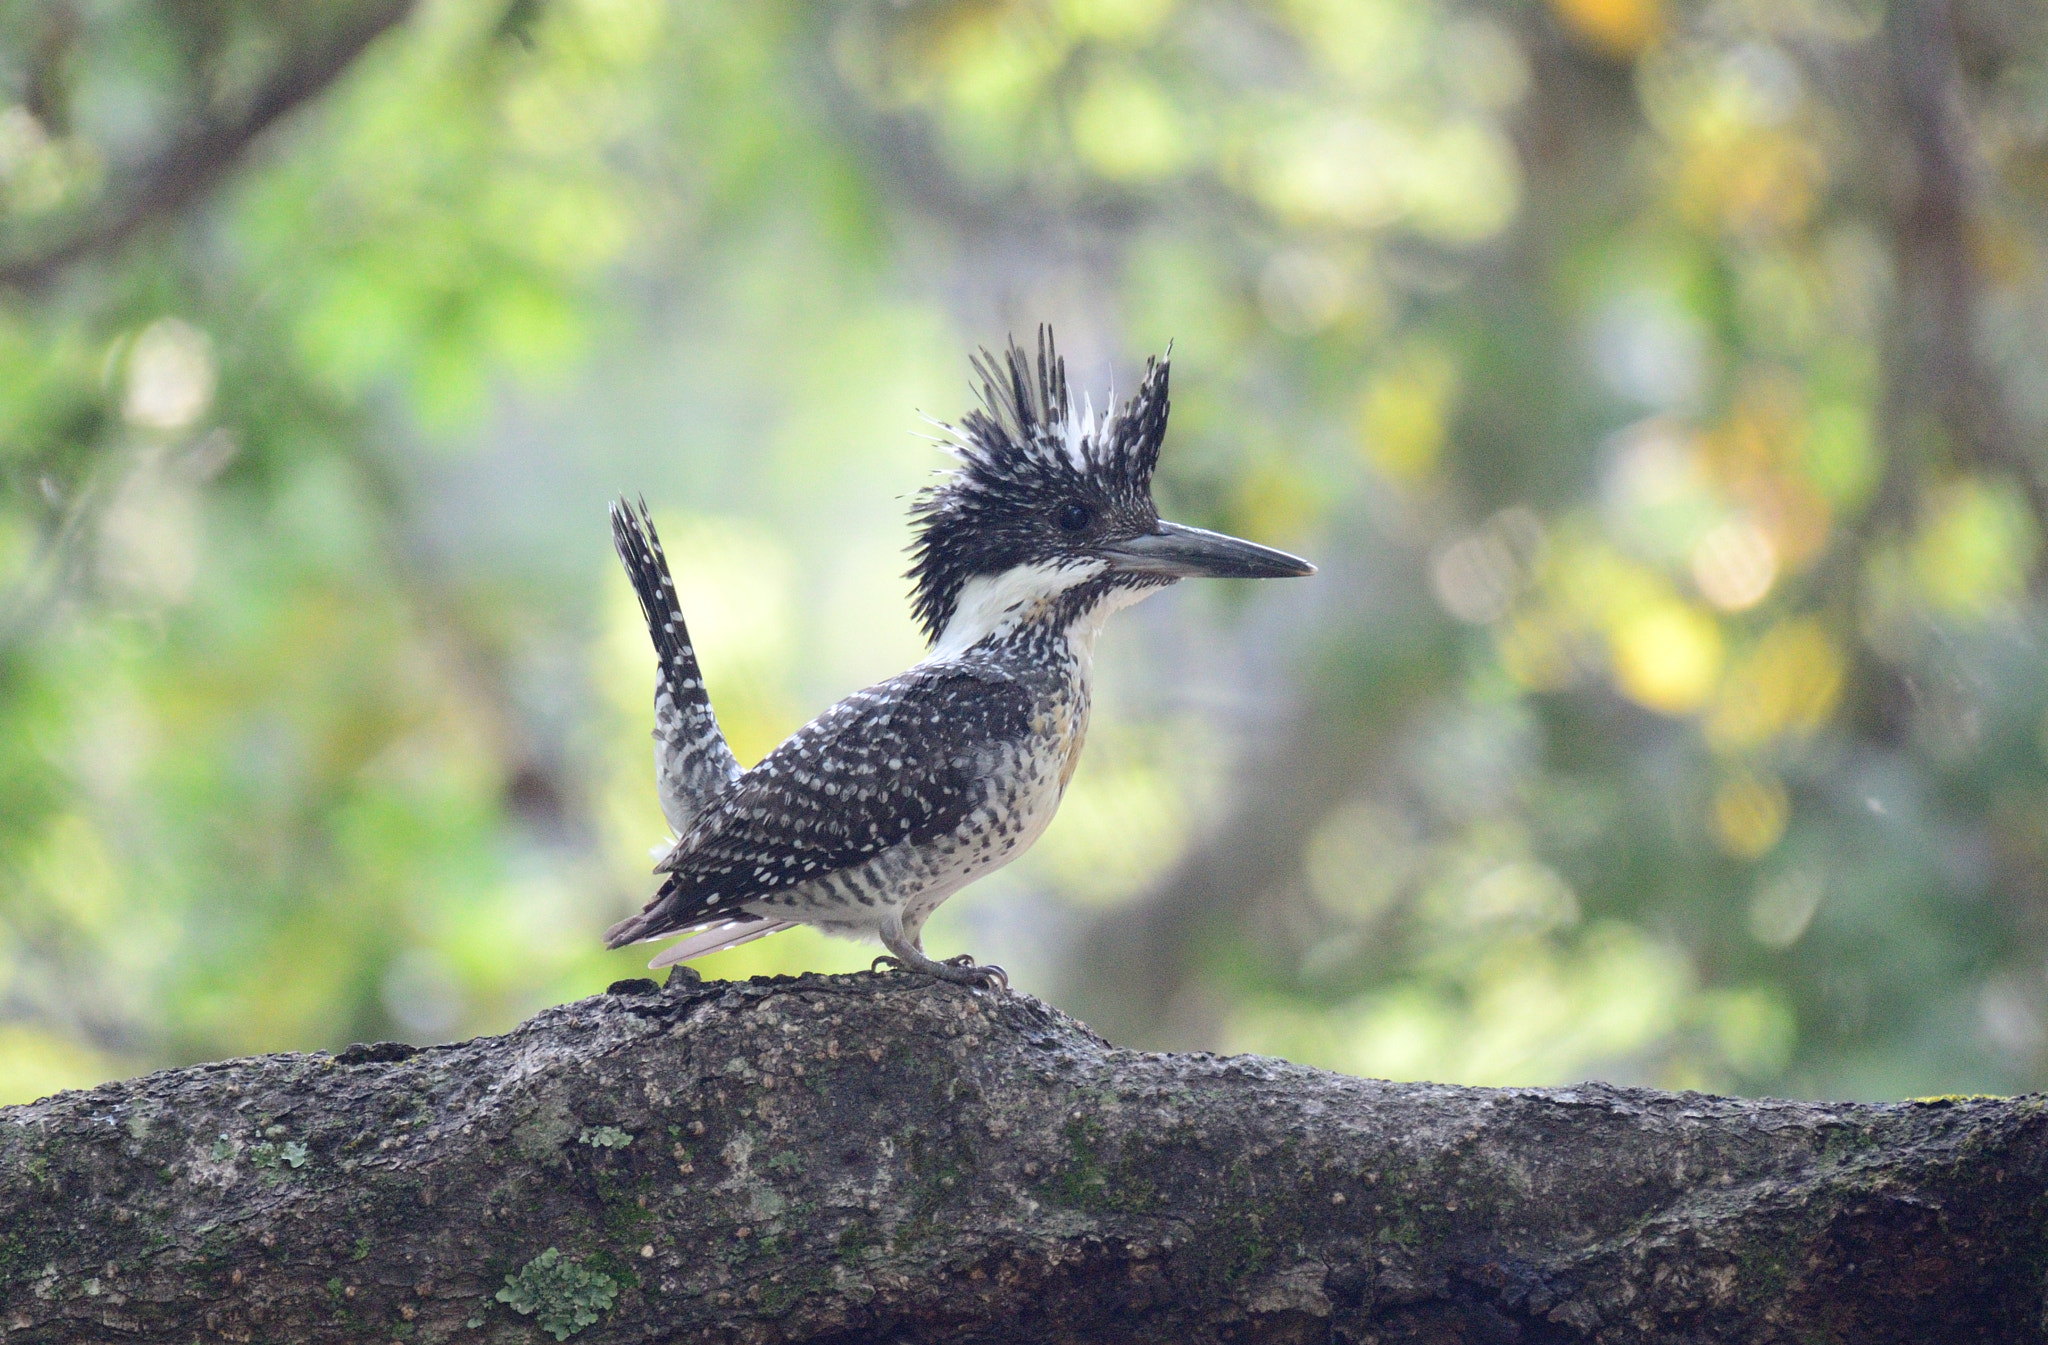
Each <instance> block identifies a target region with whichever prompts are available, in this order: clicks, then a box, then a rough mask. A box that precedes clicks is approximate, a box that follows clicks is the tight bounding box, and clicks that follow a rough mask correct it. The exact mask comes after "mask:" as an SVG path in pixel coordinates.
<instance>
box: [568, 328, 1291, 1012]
mask: <svg viewBox="0 0 2048 1345" xmlns="http://www.w3.org/2000/svg"><path fill="white" fill-rule="evenodd" d="M975 369H976V372H977V373H978V374H979V375H980V377H981V380H982V389H981V392H982V406H981V408H980V409H978V410H976V411H974V412H972V413H970V414H969V415H968V416H967V417H965V418H964V419H963V420H962V421H961V423H960V425H959V426H958V427H957V428H952V427H948V428H949V429H950V430H951V436H952V437H951V441H950V442H949V443H948V444H947V447H948V448H949V449H950V451H951V452H952V453H953V454H954V455H955V456H956V457H957V458H958V459H959V464H960V465H959V467H958V468H957V469H956V470H954V471H952V472H950V473H947V474H946V475H945V476H944V477H943V478H942V479H941V480H940V482H939V483H938V484H937V485H935V486H933V487H931V488H930V489H928V490H926V491H925V492H924V493H923V494H922V495H920V496H919V498H918V501H917V503H916V505H915V507H914V510H913V517H914V521H915V526H916V534H917V535H916V540H915V542H914V544H913V547H912V553H913V562H914V563H913V565H912V568H911V572H910V577H911V579H912V581H913V584H914V586H915V590H914V598H913V603H914V609H915V612H916V615H917V617H918V619H919V621H920V622H921V623H922V624H923V626H924V628H925V632H926V634H927V636H928V637H929V639H930V641H931V650H930V652H929V654H928V655H927V656H926V658H925V659H924V661H923V662H921V663H919V664H918V665H917V666H916V667H914V668H912V669H910V670H909V671H908V672H905V673H902V674H900V675H899V676H896V677H892V678H890V679H889V680H887V681H885V682H881V683H878V684H877V685H875V686H872V687H869V688H868V689H867V690H865V691H860V692H856V693H855V694H853V695H852V696H849V697H847V698H846V699H845V700H843V701H841V702H839V704H837V705H835V706H833V707H832V708H831V709H829V710H827V711H825V713H824V714H822V715H820V716H818V718H817V719H815V720H813V721H812V722H811V723H809V724H807V725H805V726H804V727H803V728H802V729H800V730H798V731H797V732H796V733H795V734H794V735H793V736H792V737H791V738H790V739H789V740H788V741H787V742H785V743H783V744H782V745H781V746H780V747H778V748H776V749H775V750H774V751H773V752H771V753H769V754H768V756H767V757H765V758H764V759H763V760H762V761H761V762H760V764H759V765H757V766H755V767H754V768H753V769H752V770H749V771H744V772H742V771H740V770H739V768H738V765H737V763H736V762H734V760H733V757H732V753H731V751H730V750H729V749H728V748H727V747H726V745H725V741H724V738H723V736H722V735H721V734H720V733H719V731H718V726H717V721H716V719H715V718H714V717H713V715H712V711H711V703H710V700H709V698H708V696H707V695H706V694H705V691H704V686H703V677H702V675H701V674H700V672H699V671H698V668H697V661H696V655H695V653H694V651H693V650H692V649H691V647H690V642H689V635H688V631H687V628H686V627H685V625H684V623H683V617H682V613H681V611H680V609H679V607H678V606H677V603H676V600H675V586H674V584H673V582H672V581H671V580H670V578H669V575H668V567H667V562H666V561H665V559H664V558H663V556H662V553H661V547H660V542H659V541H658V539H657V538H656V537H655V534H654V528H653V524H652V523H651V521H650V520H649V519H648V518H647V515H646V510H645V506H644V505H642V506H641V507H640V509H639V510H638V511H635V510H634V509H633V507H632V506H630V505H627V504H626V503H624V502H623V501H621V502H619V503H617V504H615V505H613V507H612V525H613V539H614V541H615V543H616V544H617V546H618V550H619V555H620V558H621V559H622V560H623V561H624V563H625V565H626V569H627V572H628V574H629V575H630V576H631V577H632V580H633V586H634V589H635V591H636V592H637V593H638V594H639V596H640V602H641V607H642V610H643V611H644V612H645V613H646V616H647V621H648V628H649V632H650V633H651V634H652V636H653V638H654V644H655V649H656V653H657V655H658V658H659V666H660V674H659V679H658V681H657V685H656V692H655V718H656V730H655V737H656V748H655V759H656V777H657V784H658V787H659V789H660V792H661V801H662V810H663V812H664V813H665V814H666V815H667V816H668V819H669V821H670V824H671V825H672V826H674V827H675V829H676V833H677V838H678V839H677V840H676V842H675V844H674V846H673V848H671V849H670V850H669V852H668V853H667V855H666V856H665V857H664V858H663V859H662V860H661V862H660V863H659V864H658V865H657V866H656V868H657V871H658V872H661V873H663V874H665V875H666V877H665V879H664V881H663V883H662V885H661V888H660V890H659V891H658V892H657V893H656V894H655V896H654V898H653V900H651V901H650V902H649V903H648V904H647V908H646V909H645V910H644V911H642V912H641V913H640V914H639V915H636V916H634V917H632V918H631V919H628V920H624V921H621V922H620V923H619V924H618V925H616V926H614V927H613V928H612V929H611V930H610V931H609V932H608V933H607V935H606V940H605V942H606V945H607V946H608V947H614V948H616V947H619V946H621V945H623V944H627V943H634V942H639V941H642V940H648V939H657V938H663V937H667V936H670V935H673V934H688V935H690V937H688V938H685V939H684V940H683V941H681V942H680V943H677V944H675V945H674V946H672V947H670V948H668V949H666V950H665V951H664V952H663V953H662V954H661V955H660V956H659V957H657V958H656V959H655V960H654V962H653V964H652V965H654V966H665V965H668V964H670V963H673V962H680V961H684V960H686V959H688V958H692V957H696V956H700V955H702V954H704V953H708V952H713V951H716V950H718V949H721V948H727V947H732V946H734V945H735V944H739V943H743V942H746V941H747V940H749V939H755V938H759V937H762V936H763V935H766V934H771V933H775V932H777V931H779V930H783V929H787V928H789V927H790V926H791V925H796V924H808V925H815V926H818V927H820V928H822V929H825V930H827V931H828V932H832V933H837V934H845V935H851V936H856V937H872V938H877V939H879V940H880V941H881V942H882V944H883V945H884V946H885V947H886V948H887V949H888V950H889V953H890V954H891V955H892V957H893V960H894V961H896V962H897V963H898V964H899V965H901V966H904V967H907V968H910V969H914V970H917V971H921V972H924V973H927V974H930V975H934V976H940V977H944V978H946V979H950V980H961V981H969V982H977V983H981V982H987V981H990V980H992V979H995V980H999V979H1001V975H1002V974H1001V971H1000V969H998V968H993V967H979V966H976V965H974V964H973V962H972V961H971V960H970V959H966V958H957V959H953V960H952V961H950V962H943V963H942V962H937V961H934V960H933V959H931V958H929V957H927V956H926V955H925V954H924V951H923V948H922V946H921V944H920V942H919V935H920V932H921V930H922V928H923V926H924V922H925V919H926V917H928V916H929V915H930V914H931V912H932V911H933V910H934V909H935V908H936V907H937V906H938V905H939V903H940V902H942V901H944V900H945V899H946V898H947V897H949V896H951V895H952V894H953V893H954V892H956V891H958V890H959V889H960V888H962V887H964V886H965V885H966V884H968V883H970V882H972V881H973V880H974V879H976V878H978V877H980V876H982V875H983V874H985V873H988V872H989V871H990V870H992V869H995V868H997V867H1000V866H1001V865H1003V864H1006V863H1008V862H1009V861H1010V860H1012V859H1015V858H1016V857H1017V856H1018V855H1019V854H1021V853H1023V851H1024V850H1025V849H1027V848H1028V847H1029V846H1030V845H1031V843H1032V842H1033V841H1035V840H1036V839H1037V838H1038V836H1039V834H1040V833H1041V832H1042V831H1043V830H1044V829H1045V827H1046V825H1047V824H1048V823H1049V822H1050V821H1051V820H1052V816H1053V813H1054V811H1055V810H1056V809H1057V808H1058V806H1059V801H1060V797H1061V795H1062V794H1063V793H1064V791H1065V789H1066V786H1067V782H1068V781H1069V780H1070V779H1072V777H1073V771H1074V766H1075V764H1076V762H1077V760H1078V757H1079V754H1080V750H1081V744H1082V742H1083V740H1084V739H1085V737H1086V735H1087V727H1088V710H1089V692H1090V683H1091V680H1092V668H1093V658H1094V648H1095V638H1096V635H1097V634H1098V633H1099V632H1100V630H1101V629H1102V623H1103V621H1104V620H1105V619H1106V618H1107V617H1108V615H1109V614H1110V613H1111V612H1113V611H1115V610H1116V609H1118V608H1120V607H1124V606H1128V605H1129V604H1130V603H1132V602H1135V601H1137V600H1139V599H1140V598H1142V597H1144V596H1146V595H1147V594H1149V593H1151V592H1154V591H1156V590H1157V589H1159V588H1161V587H1164V586H1165V585H1167V584H1171V583H1173V582H1175V581H1176V580H1178V579H1180V578H1183V577H1188V576H1192V575H1211V576H1218V577H1240V578H1261V577H1277V576H1284V575H1303V574H1309V573H1312V572H1313V568H1314V567H1312V566H1310V565H1308V564H1307V563H1306V562H1305V561H1302V560H1299V559H1297V558H1296V557H1293V556H1289V555H1287V554H1286V553H1284V552H1279V551H1273V550H1270V549H1268V548H1266V547H1261V546H1256V545H1254V544H1252V543H1250V542H1242V541H1238V540H1237V539H1235V538H1230V537H1224V536H1222V535H1220V534H1217V533H1210V532H1204V531H1202V530H1201V529H1198V528H1187V527H1183V526H1181V525H1179V524H1174V523H1167V522H1163V521H1161V519H1160V518H1159V514H1158V511H1157V509H1156V508H1155V507H1154V506H1153V503H1152V474H1153V471H1154V469H1155V468H1156V467H1157V465H1158V462H1159V450H1160V447H1161V445H1162V443H1163V442H1164V439H1165V434H1166V420H1167V378H1168V362H1167V360H1166V359H1164V358H1162V359H1159V360H1155V361H1152V362H1151V363H1150V364H1148V366H1147V368H1146V372H1145V377H1144V379H1143V380H1142V381H1141V382H1140V384H1139V387H1138V391H1137V392H1136V393H1135V394H1134V395H1133V396H1132V397H1131V399H1130V400H1129V401H1128V402H1127V403H1125V404H1124V405H1123V406H1122V407H1121V408H1115V409H1111V410H1109V411H1107V412H1106V413H1105V414H1104V415H1102V416H1101V417H1100V419H1098V417H1097V415H1096V413H1095V411H1094V409H1093V408H1092V406H1088V405H1084V406H1083V407H1080V408H1076V407H1075V406H1074V405H1073V402H1072V400H1071V399H1070V397H1069V396H1068V392H1067V381H1066V367H1065V363H1064V361H1062V360H1061V359H1060V358H1059V355H1058V353H1057V352H1056V351H1055V350H1054V348H1053V343H1052V336H1051V333H1050V332H1049V331H1046V330H1044V329H1041V331H1040V333H1039V341H1038V352H1037V359H1036V361H1035V362H1034V361H1033V360H1032V359H1031V358H1030V356H1028V355H1027V354H1026V353H1025V352H1024V351H1022V350H1020V349H1018V348H1017V347H1016V346H1015V345H1014V344H1013V345H1012V346H1011V347H1010V348H1009V350H1008V351H1007V352H1006V353H1005V355H1004V356H1003V357H1002V358H1001V359H997V358H996V357H994V356H991V355H989V354H988V353H987V352H985V351H984V352H983V353H982V354H981V356H980V357H979V358H978V359H977V360H976V361H975Z"/></svg>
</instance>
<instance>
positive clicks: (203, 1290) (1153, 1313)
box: [0, 975, 2048, 1345]
mask: <svg viewBox="0 0 2048 1345" xmlns="http://www.w3.org/2000/svg"><path fill="white" fill-rule="evenodd" d="M2044 1179H2048V1121H2044V1102H2043V1100H2042V1099H2040V1098H2034V1097H2028V1098H2015V1099H1985V1100H1976V1099H1972V1100H1956V1101H1939V1102H1924V1103H1901V1104H1895V1105H1883V1106H1868V1105H1852V1104H1824V1103H1799V1102H1777V1101H1743V1100H1735V1099H1728V1098H1715V1097H1706V1096H1702V1095H1699V1094H1693V1093H1681V1094H1668V1093H1655V1092H1648V1091H1642V1090H1634V1089H1623V1088H1613V1087H1608V1086H1604V1085H1586V1086H1582V1087H1578V1088H1549V1089H1534V1088H1530V1089H1477V1088H1450V1087H1442V1086H1436V1085H1428V1084H1388V1083H1378V1082H1373V1081H1370V1080H1365V1079H1353V1078H1347V1077H1343V1076H1339V1075H1332V1074H1325V1073H1320V1072H1318V1071H1315V1070H1310V1069H1304V1068H1300V1067H1298V1066H1293V1065H1288V1064H1283V1063H1281V1062H1278V1061H1273V1060H1265V1059H1258V1058H1252V1057H1238V1058H1230V1059H1223V1058H1217V1057H1212V1056H1206V1055H1182V1056H1176V1055H1151V1054H1141V1053H1135V1052H1129V1051H1122V1050H1117V1049H1114V1048H1112V1047H1110V1046H1109V1045H1108V1044H1107V1043H1105V1042H1104V1041H1102V1040H1101V1039H1100V1038H1098V1037H1095V1036H1094V1035H1092V1034H1091V1033H1089V1032H1088V1031H1087V1029H1085V1028H1083V1027H1081V1026H1080V1025H1078V1024H1076V1023H1074V1022H1073V1021H1072V1020H1070V1019H1067V1018H1065V1017H1063V1016H1062V1015H1060V1014H1059V1013H1057V1012H1055V1011H1053V1010H1051V1009H1048V1008H1046V1007H1045V1006H1044V1005H1041V1004H1039V1003H1037V1002H1035V1001H1032V1000H1030V999H1026V998H1022V997H1009V996H1000V995H990V994H982V993H976V992H970V991H966V990H962V989H959V988H956V987H951V986H945V985H936V984H930V983H927V982H924V981H922V980H914V979H912V978H909V977H906V976H901V975H897V976H872V975H861V976H843V977H805V978H802V979H797V980H791V979H777V980H772V981H771V980H765V979H763V980H757V981H755V982H751V983H745V984H741V983H712V984H706V985H702V986H698V985H678V986H675V987H672V988H670V989H667V990H657V989H655V988H654V986H653V985H652V983H651V982H627V983H624V984H623V985H622V986H620V987H614V992H613V993H611V994H609V995H605V996H599V997H596V998H593V999H588V1000H584V1001H582V1002H580V1003H576V1004H571V1005H567V1006H564V1007H562V1008H557V1009H551V1010H548V1011H547V1012H545V1013H542V1014H541V1015H539V1016H538V1017H536V1018H534V1019H533V1020H532V1021H531V1022H528V1023H527V1024H525V1025H524V1026H522V1027H520V1028H519V1029H518V1030H516V1031H514V1032H512V1033H511V1034H509V1035H507V1036H504V1037H495V1038H486V1039H482V1040H478V1041H472V1042H465V1043H461V1044H459V1045H453V1046H443V1047H435V1048H432V1049H428V1050H415V1049H413V1048H411V1047H404V1046H389V1045H387V1046H378V1047H357V1048H352V1049H351V1050H349V1051H346V1052H343V1053H341V1054H339V1055H327V1054H312V1055H279V1056H267V1057H260V1058H255V1059H248V1060H234V1061H227V1062H223V1063H220V1064H214V1065H203V1066H198V1067H195V1068H191V1069H183V1070H173V1071H168V1072H165V1073H161V1074H154V1075H150V1076H147V1077H144V1078H140V1079H134V1080H129V1081H127V1082H123V1083H115V1084H108V1085H105V1086H103V1087H100V1088H97V1089H94V1090H92V1091H90V1092H79V1093H65V1094H60V1095H59V1096H57V1097H54V1098H51V1099H48V1100H45V1101H42V1102H38V1103H35V1104H33V1105H30V1106H24V1107H13V1108H7V1109H4V1110H0V1302H4V1305H5V1306H4V1309H0V1335H5V1337H6V1339H7V1340H8V1341H9V1342H10V1345H17V1343H19V1345H26V1343H28V1342H66V1343H67V1345H68V1343H70V1342H81V1341H96V1340H123V1341H133V1340H164V1341H172V1340H175V1341H181V1342H182V1341H192V1340H202V1339H203V1340H215V1339H225V1340H271V1341H285V1340H289V1341H295V1342H317V1341H372V1340H402V1341H409V1342H426V1341H443V1340H456V1341H508V1342H509V1341H532V1340H545V1339H548V1338H549V1337H551V1336H558V1335H559V1334H562V1333H566V1334H568V1335H573V1336H574V1337H575V1338H577V1339H579V1340H582V1341H586V1342H596V1341H629V1340H630V1341H696V1340H716V1341H729V1340H732V1341H737V1340H745V1341H782V1340H823V1339H829V1340H834V1341H854V1340H876V1341H881V1340H888V1341H926V1340H942V1339H943V1340H951V1341H972V1340H991V1341H993V1340H1006V1341H1007V1340H1036V1341H1063V1340H1172V1341H1177V1342H1185V1341H1201V1340H1290V1341H1296V1340H1301V1341H1307V1340H1329V1339H1337V1340H1359V1341H1368V1340H1370V1341H1461V1342H1483V1341H1485V1342H1508V1341H1522V1342H1548V1341H1582V1340H1589V1341H1688V1342H1696V1341H1741V1342H1745V1345H1750V1343H1754V1342H1769V1341H1788V1342H1789V1341H1801V1342H1811V1341H1852V1340H1853V1341H1857V1342H1882V1341H1914V1342H1924V1341H1936V1340H1940V1341H2033V1340H2039V1339H2042V1337H2043V1315H2042V1313H2043V1271H2044V1253H2043V1249H2044V1247H2048V1239H2044V1232H2048V1229H2044V1227H2043V1224H2044V1218H2048V1202H2044V1199H2043V1195H2044ZM521 1309H525V1310H526V1311H524V1312H523V1313H522V1311H521Z"/></svg>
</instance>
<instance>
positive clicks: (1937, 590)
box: [1912, 478, 2041, 616]
mask: <svg viewBox="0 0 2048 1345" xmlns="http://www.w3.org/2000/svg"><path fill="white" fill-rule="evenodd" d="M2040 544H2041V539H2040V538H2039V536H2037V535H2036V533H2035V531H2034V528H2033V524H2032V522H2031V521H2030V520H2029V518H2028V516H2027V507H2026V504H2025V503H2024V502H2023V501H2022V500H2021V499H2020V497H2019V492H2018V491H2017V490H2015V489H2014V488H2013V487H2012V486H2011V485H2009V484H2008V483H2005V482H2002V481H2000V482H1990V481H1983V480H1979V479H1976V478H1969V479H1965V480H1962V481H1958V482H1956V483H1955V484H1953V485H1950V486H1948V487H1945V488H1944V489H1942V490H1941V491H1939V492H1938V493H1936V495H1935V496H1934V499H1933V501H1932V504H1931V506H1930V508H1929V509H1928V511H1927V515H1926V521H1925V523H1924V524H1923V525H1922V527H1921V529H1920V534H1919V536H1917V537H1915V538H1914V539H1913V548H1912V567H1913V578H1914V580H1915V581H1916V583H1917V584H1918V586H1919V588H1920V591H1921V592H1922V593H1923V594H1925V595H1926V597H1927V599H1928V601H1929V602H1930V603H1931V604H1932V605H1933V606H1934V607H1936V608H1937V609H1939V610H1941V611H1944V612H1948V613H1950V614H1952V615H1955V616H1984V615H1987V614H1989V613H1990V612H1992V611H1993V610H1995V609H1997V608H2000V607H2004V606H2008V605H2010V604H2011V603H2012V602H2014V601H2016V600H2017V599H2019V598H2020V597H2021V596H2022V595H2023V594H2024V593H2025V592H2026V586H2027V572H2028V570H2029V569H2030V568H2031V566H2032V563H2033V559H2034V553H2035V552H2036V551H2037V550H2039V549H2040Z"/></svg>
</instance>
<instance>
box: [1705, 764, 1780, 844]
mask: <svg viewBox="0 0 2048 1345" xmlns="http://www.w3.org/2000/svg"><path fill="white" fill-rule="evenodd" d="M1713 815H1714V840H1715V841H1716V842H1717V843H1718V844H1719V845H1720V847H1721V848H1722V849H1723V850H1724V851H1726V852H1727V853H1729V854H1731V855H1733V856H1735V857H1736V858H1737V859H1760V858H1762V857H1763V856H1764V855H1766V854H1769V853H1770V851H1771V849H1772V848H1773V847H1774V846H1776V845H1777V843H1778V842H1779V841H1781V840H1783V839H1784V837H1785V824H1786V823H1787V822H1788V821H1790V820H1791V817H1792V801H1791V799H1790V797H1789V796H1788V795H1787V794H1786V793H1785V786H1784V785H1783V784H1781V783H1779V781H1778V780H1777V779H1775V778H1773V777H1771V776H1767V775H1757V774H1752V773H1749V772H1743V773H1742V774H1739V775H1733V776H1730V777H1729V778H1728V779H1726V780H1723V781H1722V782H1721V785H1720V787H1719V788H1717V789H1716V790H1715V791H1714V805H1713Z"/></svg>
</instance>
